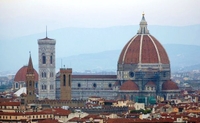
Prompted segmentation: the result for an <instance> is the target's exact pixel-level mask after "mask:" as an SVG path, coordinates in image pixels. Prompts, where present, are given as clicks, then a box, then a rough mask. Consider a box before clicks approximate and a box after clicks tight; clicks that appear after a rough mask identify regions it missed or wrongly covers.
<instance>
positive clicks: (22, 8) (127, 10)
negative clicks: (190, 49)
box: [0, 0, 200, 40]
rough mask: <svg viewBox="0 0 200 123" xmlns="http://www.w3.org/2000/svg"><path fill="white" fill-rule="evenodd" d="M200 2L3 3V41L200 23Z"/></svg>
mask: <svg viewBox="0 0 200 123" xmlns="http://www.w3.org/2000/svg"><path fill="white" fill-rule="evenodd" d="M199 7H200V0H1V1H0V27H1V28H0V40H1V39H9V38H14V37H20V36H23V35H29V34H34V33H40V32H44V31H45V26H46V25H48V30H54V29H59V28H65V27H90V28H93V27H99V28H101V27H110V26H119V25H137V24H138V23H139V21H138V18H141V15H142V13H143V11H144V13H145V17H146V20H147V22H148V24H151V25H171V26H185V25H193V24H200V8H199Z"/></svg>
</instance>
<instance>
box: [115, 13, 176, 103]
mask: <svg viewBox="0 0 200 123" xmlns="http://www.w3.org/2000/svg"><path fill="white" fill-rule="evenodd" d="M170 78H171V69H170V61H169V58H168V55H167V53H166V51H165V49H164V47H163V46H162V45H161V44H160V42H159V41H158V40H157V39H156V38H155V37H154V36H152V35H151V34H150V33H149V30H148V29H147V22H146V20H145V17H144V14H143V15H142V20H141V22H140V28H139V30H138V33H137V34H136V35H135V36H134V37H133V38H131V39H130V40H129V41H128V43H127V44H126V45H125V46H124V48H123V49H122V51H121V54H120V56H119V60H118V65H117V79H118V80H119V81H120V83H121V84H122V86H121V87H120V89H119V93H118V96H120V98H121V99H133V98H134V97H138V99H142V100H146V99H147V98H149V97H154V98H155V97H156V98H157V97H163V98H165V99H169V96H174V95H175V94H177V93H179V89H178V86H177V85H176V84H175V83H174V82H172V81H171V80H170ZM141 97H143V98H141ZM138 99H136V100H138Z"/></svg>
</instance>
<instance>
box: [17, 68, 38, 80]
mask: <svg viewBox="0 0 200 123" xmlns="http://www.w3.org/2000/svg"><path fill="white" fill-rule="evenodd" d="M27 68H28V66H23V67H22V68H20V69H19V70H18V71H17V73H16V75H15V78H14V81H15V82H20V81H23V82H25V81H26V73H27ZM34 74H35V81H38V73H37V71H36V70H35V69H34Z"/></svg>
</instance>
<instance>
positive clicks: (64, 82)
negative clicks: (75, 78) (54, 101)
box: [63, 75, 66, 86]
mask: <svg viewBox="0 0 200 123" xmlns="http://www.w3.org/2000/svg"><path fill="white" fill-rule="evenodd" d="M63 86H66V76H65V75H63Z"/></svg>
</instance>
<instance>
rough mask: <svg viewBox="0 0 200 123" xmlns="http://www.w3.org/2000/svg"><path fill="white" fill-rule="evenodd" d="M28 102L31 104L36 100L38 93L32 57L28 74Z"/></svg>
mask: <svg viewBox="0 0 200 123" xmlns="http://www.w3.org/2000/svg"><path fill="white" fill-rule="evenodd" d="M26 94H27V97H26V101H27V103H30V102H32V101H34V100H36V92H35V74H34V68H33V63H32V59H31V56H30V58H29V62H28V68H27V73H26Z"/></svg>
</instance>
